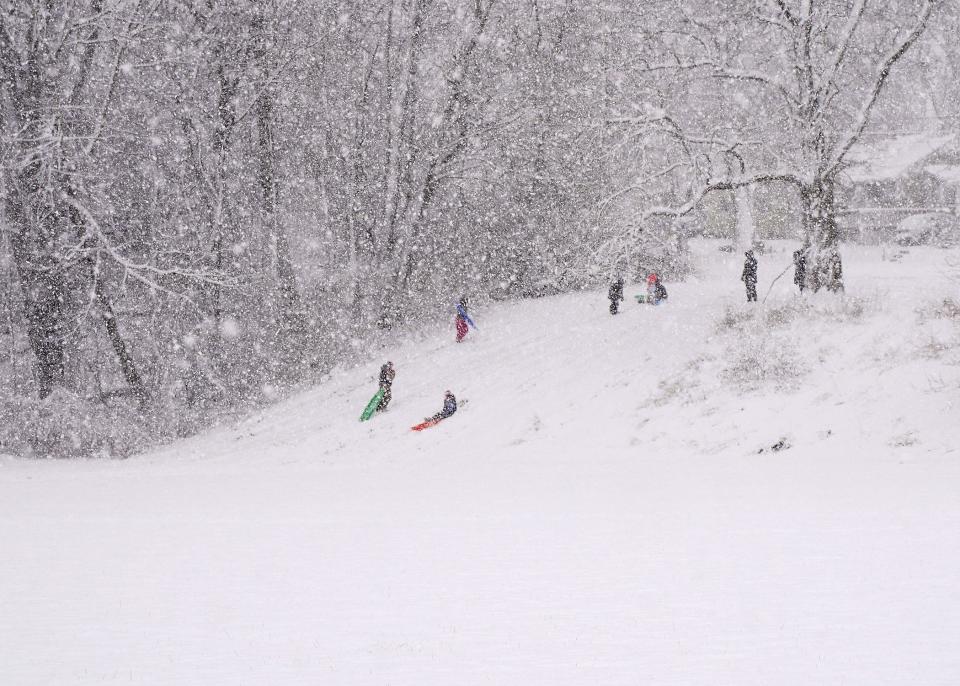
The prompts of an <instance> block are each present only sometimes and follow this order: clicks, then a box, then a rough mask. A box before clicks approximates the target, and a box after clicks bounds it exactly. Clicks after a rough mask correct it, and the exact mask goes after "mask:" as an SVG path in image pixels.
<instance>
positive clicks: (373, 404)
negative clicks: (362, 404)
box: [360, 388, 383, 422]
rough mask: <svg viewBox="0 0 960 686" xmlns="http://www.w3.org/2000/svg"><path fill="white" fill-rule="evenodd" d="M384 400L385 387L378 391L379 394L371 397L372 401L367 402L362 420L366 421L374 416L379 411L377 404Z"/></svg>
mask: <svg viewBox="0 0 960 686" xmlns="http://www.w3.org/2000/svg"><path fill="white" fill-rule="evenodd" d="M381 400H383V389H382V388H381V389H380V390H379V391H377V394H376V395H374V396H373V397H372V398H370V402H368V403H367V406H366V408H364V410H363V414H362V415H360V421H361V422H365V421H367V420H368V419H370V417H372V416H373V413H374V412H376V411H377V405H379V404H380V401H381Z"/></svg>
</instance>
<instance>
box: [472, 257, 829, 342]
mask: <svg viewBox="0 0 960 686" xmlns="http://www.w3.org/2000/svg"><path fill="white" fill-rule="evenodd" d="M743 256H744V261H743V272H742V273H741V274H740V280H741V281H743V285H744V286H745V287H746V290H747V302H748V303H749V302H757V266H758V263H757V256H756V254H755V253H754V251H753V250H747V251H746V252H744V253H743ZM793 268H794V269H793V283H794V284H796V285H797V287H798V288H799V289H800V292H801V293H803V291H804V289H805V288H806V287H807V251H806V249H800V250H795V251H794V252H793ZM825 277H826V278H825V279H824V280H825V283H826V287H827V289H828V290H830V291H834V292H837V291H842V290H843V263H842V262H841V260H840V253H839V252H838V251H837V250H836V249H833V250H831V251H830V254H829V255H828V257H827V263H826V274H825ZM623 285H624V284H623V278H622V277H619V276H618V277H617V278H616V279H615V280H614V281H613V283H611V284H610V289H609V290H608V291H607V298H608V299H609V300H610V314H619V312H620V302H621V301H622V300H623ZM637 299H638V300H639V301H640V302H647V303H650V304H651V305H659V304H660V303H661V302H663V301H664V300H666V299H667V289H666V288H665V287H664V285H663V283H661V281H660V277H659V276H657V275H656V274H650V275H649V276H647V295H646V297H645V298H643V297H641V296H637ZM465 328H466V324H464V329H465ZM457 330H458V331H459V327H458V329H457ZM458 340H459V339H458Z"/></svg>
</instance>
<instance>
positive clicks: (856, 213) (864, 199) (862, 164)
mask: <svg viewBox="0 0 960 686" xmlns="http://www.w3.org/2000/svg"><path fill="white" fill-rule="evenodd" d="M957 138H958V137H957V136H956V135H953V134H944V135H928V134H912V135H904V136H896V137H887V138H879V139H874V140H869V141H863V142H861V143H859V144H858V145H857V146H855V147H854V148H853V149H852V150H851V151H850V155H849V164H848V167H847V168H846V169H845V170H844V172H843V174H842V175H841V187H840V192H839V194H838V195H839V197H838V198H837V201H838V206H839V208H840V215H841V221H840V228H841V232H842V235H843V238H844V239H845V240H849V241H853V242H857V243H881V242H888V241H893V240H895V239H897V237H898V232H902V231H903V230H905V229H904V228H903V227H907V226H910V227H915V226H920V225H924V224H933V223H936V224H937V225H939V226H941V228H943V227H948V228H953V227H955V226H956V220H957V216H958V201H960V195H958V188H960V141H958V139H957ZM921 215H923V216H924V217H926V218H927V219H926V220H923V219H920V218H919V217H920V216H921ZM908 219H909V221H907V220H908ZM927 220H929V221H927ZM933 220H936V221H933ZM912 230H915V229H912Z"/></svg>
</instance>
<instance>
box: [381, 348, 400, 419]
mask: <svg viewBox="0 0 960 686" xmlns="http://www.w3.org/2000/svg"><path fill="white" fill-rule="evenodd" d="M396 375H397V372H396V370H395V369H394V368H393V362H390V361H388V362H387V363H386V364H385V365H383V366H382V367H380V388H381V389H382V390H383V399H382V400H381V401H380V404H379V405H377V412H383V411H384V410H385V409H387V405H389V404H390V401H391V400H392V399H393V379H394V377H395V376H396Z"/></svg>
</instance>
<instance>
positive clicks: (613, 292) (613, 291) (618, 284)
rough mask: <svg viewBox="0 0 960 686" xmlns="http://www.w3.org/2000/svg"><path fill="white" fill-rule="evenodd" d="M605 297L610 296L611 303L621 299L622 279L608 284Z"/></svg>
mask: <svg viewBox="0 0 960 686" xmlns="http://www.w3.org/2000/svg"><path fill="white" fill-rule="evenodd" d="M607 297H608V298H610V302H611V303H615V302H617V301H618V300H623V279H617V280H616V281H614V282H613V283H612V284H610V291H609V292H608V293H607Z"/></svg>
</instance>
